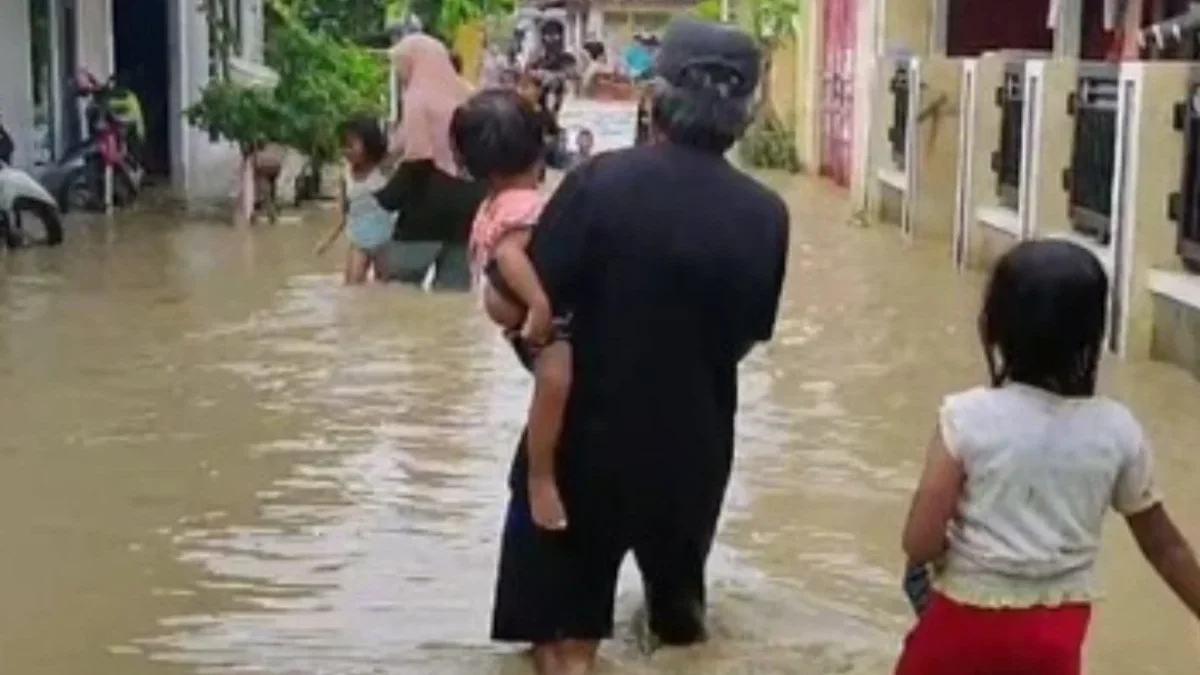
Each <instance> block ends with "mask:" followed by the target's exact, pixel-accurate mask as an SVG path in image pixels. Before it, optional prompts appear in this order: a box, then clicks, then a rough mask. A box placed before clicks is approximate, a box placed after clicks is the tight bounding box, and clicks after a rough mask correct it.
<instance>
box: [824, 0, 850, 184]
mask: <svg viewBox="0 0 1200 675" xmlns="http://www.w3.org/2000/svg"><path fill="white" fill-rule="evenodd" d="M856 5H857V2H856V0H825V2H823V3H822V6H823V17H822V19H823V23H822V28H823V30H822V35H824V43H825V44H824V50H823V54H822V66H823V68H822V73H823V74H822V78H821V173H822V174H823V175H825V176H829V177H831V178H833V180H834V182H835V183H837V184H838V185H842V186H847V185H849V184H850V163H851V161H852V157H853V152H852V149H853V145H854V37H855V32H856V31H855V19H856V16H857V11H856Z"/></svg>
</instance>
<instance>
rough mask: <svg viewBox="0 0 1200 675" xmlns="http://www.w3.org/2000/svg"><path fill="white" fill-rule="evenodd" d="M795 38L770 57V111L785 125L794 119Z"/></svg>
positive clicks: (795, 79)
mask: <svg viewBox="0 0 1200 675" xmlns="http://www.w3.org/2000/svg"><path fill="white" fill-rule="evenodd" d="M797 51H798V49H797V44H796V39H795V38H789V39H788V40H786V41H784V42H783V44H781V45H779V47H778V48H776V49H775V53H774V54H773V55H772V56H771V72H770V73H769V74H768V76H769V77H770V78H771V101H770V104H771V109H772V110H774V111H775V114H776V115H778V116H779V119H781V120H783V122H784V123H785V124H788V125H791V124H793V123H794V122H793V120H795V118H796V93H797V92H796V84H797V78H796V52H797Z"/></svg>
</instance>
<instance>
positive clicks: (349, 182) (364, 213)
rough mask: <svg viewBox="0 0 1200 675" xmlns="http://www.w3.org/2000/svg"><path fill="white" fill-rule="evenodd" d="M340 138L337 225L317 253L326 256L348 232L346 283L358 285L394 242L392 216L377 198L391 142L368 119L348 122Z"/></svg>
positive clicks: (355, 119) (343, 127) (342, 129)
mask: <svg viewBox="0 0 1200 675" xmlns="http://www.w3.org/2000/svg"><path fill="white" fill-rule="evenodd" d="M339 135H340V136H341V138H342V155H343V157H345V159H346V171H345V176H344V177H343V179H342V193H341V195H340V199H339V203H338V206H339V208H338V222H337V224H336V225H334V227H333V229H332V230H330V232H329V234H328V235H326V236H325V238H324V239H322V240H321V243H320V244H318V245H317V254H318V255H320V254H322V253H324V252H325V251H326V250H327V249H328V248H329V247H330V246H331V245H332V244H333V242H334V241H336V240H337V238H338V237H339V236H341V234H342V232H345V233H346V238H347V239H349V240H350V249H349V250H348V251H347V252H346V270H345V276H344V278H345V282H346V283H347V284H351V285H357V284H362V283H364V282H366V280H367V275H368V274H370V273H371V271H372V270H373V269H374V268H375V264H376V261H377V259H378V257H379V253H380V250H381V249H382V248H383V246H384V245H385V244H387V243H388V242H389V241H391V239H392V229H393V227H394V225H393V220H392V214H391V213H389V212H387V211H385V210H384V209H383V207H381V206H380V205H379V202H378V201H376V200H375V196H374V195H375V192H376V191H377V190H379V189H380V188H382V187H383V186H384V184H386V183H387V178H386V177H385V176H384V175H383V172H382V171H380V169H379V165H380V164H381V163H382V162H383V159H384V157H386V156H387V149H388V142H387V139H386V138H385V137H384V135H383V130H382V129H381V128H380V127H379V124H378V123H377V122H376V121H375V120H373V119H371V118H369V117H356V118H354V119H351V120H349V121H347V122H345V123H344V124H342V125H341V127H340V128H339ZM376 276H378V274H377V275H376Z"/></svg>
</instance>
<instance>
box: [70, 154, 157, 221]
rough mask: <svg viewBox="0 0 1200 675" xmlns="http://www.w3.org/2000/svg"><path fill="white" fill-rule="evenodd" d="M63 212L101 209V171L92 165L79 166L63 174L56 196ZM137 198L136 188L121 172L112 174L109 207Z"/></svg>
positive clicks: (102, 196) (123, 204) (102, 206)
mask: <svg viewBox="0 0 1200 675" xmlns="http://www.w3.org/2000/svg"><path fill="white" fill-rule="evenodd" d="M56 197H57V199H58V204H59V206H61V207H62V210H63V213H69V212H72V211H76V212H79V211H91V212H100V211H103V210H104V172H103V170H102V169H99V168H97V167H96V166H94V165H91V164H89V165H86V166H81V167H79V168H77V169H75V170H74V171H72V172H71V173H70V174H68V175H67V177H66V179H65V180H64V181H63V184H62V188H61V189H60V190H59V194H58V195H56ZM135 199H137V188H136V187H134V185H133V183H132V182H131V181H130V180H129V176H127V175H126V174H125V173H124V172H121V171H117V172H114V173H113V206H115V207H117V208H124V207H126V206H129V205H131V204H133V202H134V200H135Z"/></svg>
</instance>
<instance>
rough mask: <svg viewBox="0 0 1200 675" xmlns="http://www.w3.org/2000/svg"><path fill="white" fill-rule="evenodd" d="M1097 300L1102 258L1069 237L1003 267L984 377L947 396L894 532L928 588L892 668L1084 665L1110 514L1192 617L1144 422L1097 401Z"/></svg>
mask: <svg viewBox="0 0 1200 675" xmlns="http://www.w3.org/2000/svg"><path fill="white" fill-rule="evenodd" d="M1107 297H1108V279H1107V275H1106V274H1105V272H1104V269H1103V268H1102V267H1101V266H1100V263H1099V262H1098V261H1097V260H1096V259H1095V257H1094V256H1093V255H1092V254H1091V253H1089V252H1087V251H1086V250H1084V249H1083V248H1081V247H1079V246H1076V245H1074V244H1071V243H1068V242H1065V241H1055V240H1042V241H1031V242H1026V243H1022V244H1020V245H1018V246H1017V247H1015V248H1014V249H1012V250H1011V251H1010V252H1009V253H1008V254H1006V255H1005V256H1004V257H1002V258H1001V259H1000V261H999V263H998V264H997V266H996V269H995V271H994V272H993V274H992V278H991V280H990V282H989V284H988V288H987V292H986V295H985V298H984V303H983V310H982V312H981V313H980V317H979V334H980V339H981V341H982V343H983V350H984V355H985V357H986V360H987V365H988V371H989V373H990V375H991V386H989V387H978V388H975V389H971V390H968V391H965V392H962V393H958V394H954V395H951V396H949V397H947V398H946V399H945V400H944V402H943V403H942V408H941V411H940V414H939V423H938V429H937V432H936V433H935V435H934V437H933V440H932V441H931V442H930V445H929V450H928V456H927V458H926V463H925V470H924V473H923V475H922V476H921V480H920V484H919V487H918V488H917V491H916V494H915V495H914V497H913V502H912V507H911V510H910V512H909V515H908V522H907V524H906V525H905V528H904V551H905V553H906V554H907V555H908V559H909V568H910V570H916V574H917V575H918V576H919V575H920V568H923V567H929V568H931V569H932V570H933V571H932V577H933V588H932V592H931V593H929V595H928V598H927V606H925V607H924V609H923V610H919V612H920V618H919V620H918V623H917V626H916V628H915V629H914V630H913V632H912V634H911V635H910V636H909V638H908V640H907V641H906V643H905V646H904V652H903V653H902V654H901V656H900V661H899V663H898V665H897V667H896V671H895V672H896V673H897V675H993V674H995V673H1020V674H1021V675H1079V673H1080V661H1081V651H1082V646H1083V640H1084V636H1085V634H1086V632H1087V627H1088V623H1089V620H1090V617H1091V605H1092V603H1093V602H1094V601H1095V600H1096V597H1097V594H1096V586H1095V585H1096V576H1097V575H1096V570H1095V564H1096V555H1097V552H1098V549H1099V546H1100V533H1101V525H1102V524H1103V521H1104V516H1105V514H1106V512H1107V511H1108V510H1109V508H1112V509H1114V510H1115V511H1117V512H1118V513H1120V514H1121V515H1122V516H1124V517H1125V520H1126V523H1127V524H1128V526H1129V529H1130V530H1131V531H1132V532H1133V536H1134V538H1135V539H1136V540H1137V543H1138V546H1139V547H1140V548H1141V551H1142V553H1143V555H1144V556H1145V557H1146V559H1147V561H1149V563H1150V564H1151V565H1152V566H1153V567H1154V569H1155V571H1156V572H1158V574H1159V576H1160V577H1161V578H1162V579H1163V581H1165V582H1166V584H1167V585H1168V586H1169V587H1170V588H1171V590H1172V591H1174V592H1175V594H1176V596H1178V597H1179V599H1180V600H1181V601H1182V602H1183V603H1184V604H1185V605H1186V606H1187V607H1188V608H1189V609H1190V610H1191V611H1192V613H1193V614H1195V615H1196V616H1197V617H1200V567H1198V566H1197V563H1196V557H1195V555H1194V554H1193V552H1192V549H1191V547H1190V546H1189V545H1188V543H1187V541H1186V540H1185V539H1184V538H1183V536H1182V535H1181V534H1180V532H1179V530H1178V529H1177V528H1176V526H1175V524H1174V522H1173V521H1172V520H1171V517H1170V516H1169V515H1168V514H1167V510H1166V507H1165V506H1164V505H1163V502H1162V498H1161V496H1160V495H1159V492H1158V488H1157V487H1156V486H1155V482H1154V469H1153V461H1152V458H1151V454H1150V450H1149V445H1148V443H1147V440H1146V438H1145V435H1144V434H1143V432H1142V428H1141V426H1140V425H1139V424H1138V422H1137V420H1135V419H1134V417H1133V415H1132V414H1130V412H1129V410H1128V409H1126V408H1125V406H1123V405H1121V404H1120V403H1118V402H1116V401H1113V400H1111V399H1108V398H1104V397H1101V396H1097V395H1096V373H1097V368H1098V364H1099V361H1100V354H1101V350H1102V349H1103V338H1104V327H1105V325H1106V312H1107V304H1106V303H1107ZM908 586H909V584H907V583H906V588H907V587H908ZM917 586H919V584H917ZM912 590H913V591H914V592H910V599H912V600H913V601H914V604H915V605H916V604H920V603H921V601H922V597H921V593H920V591H919V589H918V588H915V587H914V588H913V589H912Z"/></svg>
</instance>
